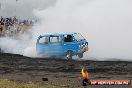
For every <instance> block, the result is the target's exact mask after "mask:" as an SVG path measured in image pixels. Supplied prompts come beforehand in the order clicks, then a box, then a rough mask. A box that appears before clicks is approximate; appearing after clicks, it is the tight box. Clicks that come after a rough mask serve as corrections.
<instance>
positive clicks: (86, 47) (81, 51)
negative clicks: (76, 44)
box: [78, 46, 88, 53]
mask: <svg viewBox="0 0 132 88" xmlns="http://www.w3.org/2000/svg"><path fill="white" fill-rule="evenodd" d="M86 51H88V46H83V47H80V49H79V50H78V53H84V52H86Z"/></svg>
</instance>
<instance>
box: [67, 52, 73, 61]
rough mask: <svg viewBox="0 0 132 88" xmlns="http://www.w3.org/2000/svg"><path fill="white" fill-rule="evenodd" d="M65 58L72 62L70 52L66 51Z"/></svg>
mask: <svg viewBox="0 0 132 88" xmlns="http://www.w3.org/2000/svg"><path fill="white" fill-rule="evenodd" d="M66 58H67V60H72V51H68V52H67V53H66Z"/></svg>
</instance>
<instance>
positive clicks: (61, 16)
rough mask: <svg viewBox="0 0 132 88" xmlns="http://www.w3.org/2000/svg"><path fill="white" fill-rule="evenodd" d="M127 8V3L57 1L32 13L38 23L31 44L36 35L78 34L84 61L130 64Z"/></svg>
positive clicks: (125, 0)
mask: <svg viewBox="0 0 132 88" xmlns="http://www.w3.org/2000/svg"><path fill="white" fill-rule="evenodd" d="M131 4H132V1H131V0H57V2H56V5H55V6H51V7H49V8H47V9H45V10H34V14H35V15H36V17H38V18H39V19H40V22H39V23H37V24H36V25H35V26H34V27H33V29H32V32H33V35H34V42H35V39H36V37H37V36H39V35H40V34H45V33H58V32H80V33H81V34H82V35H83V36H84V37H85V38H86V39H87V40H88V42H89V48H90V50H89V52H88V54H86V57H85V58H87V56H88V57H90V58H95V59H97V60H109V58H117V59H121V60H132V59H131V58H132V54H131V52H132V41H131V40H132V39H131V37H132V35H131V34H132V30H131V29H132V25H131V24H132V11H131V10H132V9H131V8H132V6H131ZM34 46H35V45H33V47H34ZM34 50H35V49H34ZM30 51H33V50H32V48H30V47H28V46H27V48H26V52H30ZM25 55H28V54H27V53H25Z"/></svg>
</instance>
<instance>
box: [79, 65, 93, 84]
mask: <svg viewBox="0 0 132 88" xmlns="http://www.w3.org/2000/svg"><path fill="white" fill-rule="evenodd" d="M81 73H82V77H83V80H82V85H83V86H86V85H87V84H91V82H90V79H89V78H88V77H89V74H88V71H87V70H86V69H84V67H83V68H82V70H81Z"/></svg>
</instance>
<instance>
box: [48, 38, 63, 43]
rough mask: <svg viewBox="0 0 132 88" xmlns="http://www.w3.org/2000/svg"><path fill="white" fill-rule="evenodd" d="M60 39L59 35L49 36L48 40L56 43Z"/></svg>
mask: <svg viewBox="0 0 132 88" xmlns="http://www.w3.org/2000/svg"><path fill="white" fill-rule="evenodd" d="M60 41H61V38H60V36H50V42H51V43H58V42H60Z"/></svg>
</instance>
